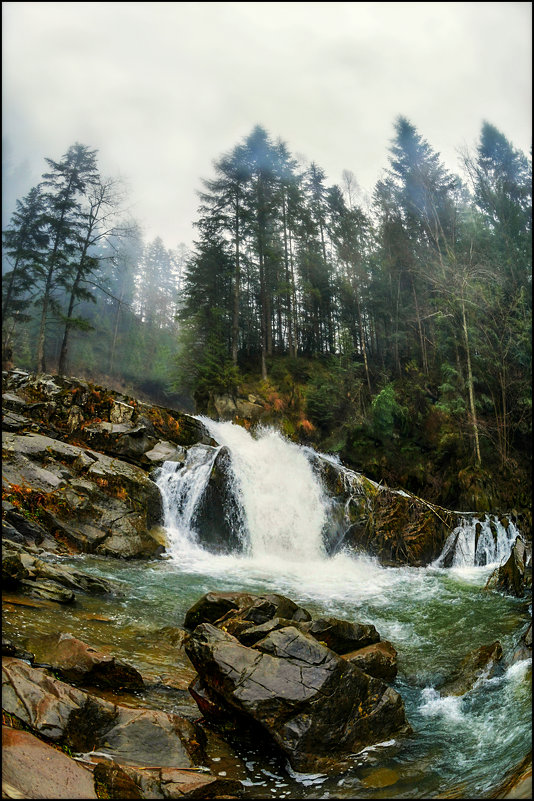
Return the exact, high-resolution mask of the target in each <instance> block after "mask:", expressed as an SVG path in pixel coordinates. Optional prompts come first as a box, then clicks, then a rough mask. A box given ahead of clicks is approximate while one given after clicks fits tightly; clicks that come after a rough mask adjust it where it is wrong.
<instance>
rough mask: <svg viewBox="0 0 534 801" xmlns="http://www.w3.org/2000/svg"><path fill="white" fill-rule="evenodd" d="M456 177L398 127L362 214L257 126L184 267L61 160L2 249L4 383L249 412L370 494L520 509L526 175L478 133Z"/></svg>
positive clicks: (223, 180) (489, 136)
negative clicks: (225, 401)
mask: <svg viewBox="0 0 534 801" xmlns="http://www.w3.org/2000/svg"><path fill="white" fill-rule="evenodd" d="M461 162H462V177H461V178H460V177H459V176H456V175H453V174H452V173H450V172H449V171H448V170H447V169H446V168H445V167H444V165H443V163H442V162H441V160H440V158H439V154H437V153H436V152H435V151H434V150H433V149H432V147H431V146H430V145H429V144H428V143H427V142H426V141H425V140H424V139H423V137H422V136H421V135H420V134H419V132H418V131H417V130H416V128H415V127H414V126H413V125H412V124H411V123H410V122H409V121H408V120H407V119H405V118H403V117H399V118H398V119H397V121H396V122H395V126H394V137H393V140H392V142H391V147H390V152H389V168H388V170H387V171H386V173H385V175H384V176H383V178H382V179H381V180H380V181H379V182H378V183H377V185H376V187H375V190H374V193H373V195H372V198H367V199H365V198H363V196H362V193H361V191H360V190H359V187H358V185H357V182H356V179H355V177H354V175H353V174H352V173H351V172H350V171H348V170H346V171H344V174H343V183H342V185H341V186H337V185H333V186H328V185H327V184H326V176H325V174H324V172H323V171H322V169H321V168H320V167H319V166H318V165H316V164H313V163H312V164H303V163H299V161H298V160H297V159H296V158H294V157H293V155H292V154H291V153H290V152H289V149H288V147H287V146H286V145H285V143H284V142H282V141H281V140H278V141H273V139H272V138H271V137H270V135H269V134H268V133H267V131H265V130H264V129H262V128H261V127H259V126H257V127H256V128H255V129H254V130H253V131H252V132H251V134H250V135H249V136H248V137H246V138H245V139H244V140H243V141H242V142H240V143H238V144H237V145H236V146H235V147H234V148H233V149H232V150H231V151H229V152H228V153H226V154H224V155H223V156H222V157H221V158H220V159H219V160H218V161H217V162H215V164H214V177H213V178H211V179H209V180H206V181H204V189H203V191H202V192H201V193H200V206H199V210H198V217H197V222H196V226H197V230H198V240H197V242H196V243H195V247H194V250H193V251H192V252H191V253H188V252H187V251H186V249H185V248H184V247H179V248H178V249H177V250H176V251H170V250H167V249H166V248H165V246H164V245H163V243H162V241H161V240H160V239H156V240H154V241H153V242H151V243H144V242H143V240H142V236H141V234H140V229H139V226H137V225H136V224H135V223H134V222H132V221H131V220H128V219H127V217H126V215H125V214H124V213H123V212H122V211H121V209H122V207H123V205H124V204H123V198H122V196H121V194H120V190H119V186H118V184H117V182H115V181H113V180H110V179H104V178H102V176H101V175H100V173H99V171H98V165H97V161H96V151H92V150H90V149H89V148H87V147H85V146H83V145H79V144H76V145H74V146H73V147H71V148H70V149H69V151H68V152H67V153H66V154H65V155H64V156H63V158H62V159H61V160H60V161H59V162H54V161H52V160H51V159H47V163H48V167H49V172H47V173H45V174H44V175H43V181H42V183H41V184H39V186H38V187H34V188H33V189H32V190H31V191H30V192H29V193H28V195H27V196H26V197H25V198H24V199H22V200H21V201H19V202H18V204H17V210H16V212H15V214H14V215H13V218H12V222H11V225H10V227H9V229H8V230H7V231H5V232H4V253H5V257H6V261H5V263H4V267H3V272H4V282H3V286H4V288H3V311H4V316H3V362H4V365H5V364H6V363H7V364H9V363H10V362H11V363H13V362H14V363H16V364H17V366H21V367H25V368H27V369H35V368H38V369H39V370H41V371H44V370H46V369H49V370H57V371H58V372H59V373H64V372H65V371H68V372H69V373H70V374H75V375H81V376H85V377H87V378H90V379H93V380H96V381H98V382H99V383H101V384H103V385H106V386H110V387H114V388H116V389H117V390H119V391H123V392H124V391H126V392H128V394H132V395H136V396H137V397H143V396H144V397H146V398H147V399H150V400H153V401H154V402H157V403H160V404H162V405H164V406H168V407H170V406H173V407H176V408H184V409H186V410H188V411H194V410H196V411H198V412H204V413H206V412H207V413H214V410H215V409H216V403H217V398H218V397H220V396H230V398H234V399H236V398H238V397H240V398H245V399H247V398H248V396H253V397H254V398H255V399H256V402H257V403H261V405H262V413H261V421H263V422H274V423H276V424H277V425H279V426H280V427H281V428H282V430H283V431H284V433H285V434H286V435H287V436H288V437H290V438H292V439H294V440H296V441H302V442H307V443H310V444H313V445H314V446H316V447H318V448H320V449H322V450H326V451H330V452H334V453H337V454H339V456H340V457H341V459H342V460H343V461H345V462H346V463H348V464H349V465H350V466H351V467H353V468H356V469H357V470H360V471H362V472H364V473H365V474H366V475H369V476H370V477H372V478H374V479H375V480H381V481H384V482H385V483H387V484H389V485H391V486H403V487H405V488H407V489H409V490H411V491H413V492H415V493H417V494H419V495H421V496H423V497H426V498H428V499H429V500H433V501H435V502H438V503H440V504H443V505H445V506H449V507H452V508H458V509H474V510H477V511H487V510H489V509H496V508H511V507H514V506H515V507H517V508H521V507H523V508H524V507H528V506H529V505H530V486H531V449H530V441H531V433H532V430H531V429H532V426H531V338H530V336H531V318H532V304H531V280H532V279H531V184H530V176H531V165H530V161H529V160H528V159H527V157H526V156H525V155H524V154H522V153H521V152H519V151H517V150H516V149H515V148H514V147H513V145H512V144H511V143H510V142H508V141H507V139H506V138H505V137H504V135H503V134H502V133H501V132H499V131H498V130H497V129H496V128H494V127H493V126H492V125H491V124H489V123H484V124H483V126H482V130H481V134H480V139H479V142H478V146H477V148H476V150H475V152H473V153H469V152H467V151H465V152H464V153H463V154H462V158H461ZM241 422H243V424H245V425H249V424H250V422H251V420H250V419H249V418H247V416H246V415H245V416H244V419H242V420H241Z"/></svg>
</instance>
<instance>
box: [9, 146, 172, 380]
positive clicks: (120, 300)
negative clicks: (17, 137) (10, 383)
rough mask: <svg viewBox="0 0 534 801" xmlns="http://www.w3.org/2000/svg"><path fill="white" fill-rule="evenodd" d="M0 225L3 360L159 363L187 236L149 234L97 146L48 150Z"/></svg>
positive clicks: (101, 366)
mask: <svg viewBox="0 0 534 801" xmlns="http://www.w3.org/2000/svg"><path fill="white" fill-rule="evenodd" d="M45 161H46V164H47V166H48V170H47V171H46V172H45V173H43V175H42V180H41V182H40V183H39V184H38V185H37V186H35V187H32V188H31V189H30V191H29V192H28V194H27V195H26V196H25V197H23V198H22V199H21V200H17V203H16V210H15V212H14V213H13V215H12V218H11V221H10V225H9V227H8V228H7V229H6V230H4V232H3V245H4V248H3V264H2V267H3V269H2V272H3V289H2V348H3V359H2V360H3V363H6V362H7V363H9V362H10V358H9V355H10V354H12V353H13V352H14V354H15V356H16V359H17V363H18V364H19V365H20V366H25V367H27V368H31V369H36V370H38V371H39V372H46V371H47V369H53V370H54V371H57V372H58V373H59V374H65V373H66V372H68V371H69V370H72V369H74V368H76V369H81V370H82V371H87V369H88V370H89V372H91V370H92V371H93V372H94V374H95V375H99V376H108V377H112V378H113V377H117V378H126V379H129V380H132V379H134V378H135V377H136V376H137V375H139V374H140V373H141V372H142V371H143V370H145V372H146V375H147V376H148V377H149V378H150V377H151V375H153V374H155V375H157V374H158V371H159V372H160V373H161V371H162V369H163V368H162V366H161V365H159V367H158V361H161V360H164V359H166V358H167V357H168V352H169V351H170V350H171V349H172V345H173V343H174V341H175V338H176V333H177V331H176V320H175V316H176V311H177V303H178V292H179V286H180V273H181V268H182V264H183V261H184V251H185V246H182V247H181V248H178V249H177V250H175V251H173V250H169V249H167V248H166V247H165V246H164V243H163V241H162V240H161V238H160V237H156V238H155V239H154V240H153V241H150V242H146V243H145V242H144V241H143V236H142V233H141V229H140V226H139V224H138V223H137V222H136V221H135V220H133V219H132V218H131V217H130V215H129V213H128V210H127V208H126V206H125V203H126V197H125V192H124V190H123V188H122V186H121V182H120V181H119V180H118V179H115V178H105V177H102V175H101V173H100V171H99V168H98V162H97V151H96V150H92V149H90V148H89V147H87V146H86V145H82V144H79V143H75V144H74V145H72V146H71V147H70V148H69V149H68V151H67V152H66V153H65V154H64V155H63V157H62V158H61V159H60V160H59V161H54V160H53V159H50V158H46V159H45Z"/></svg>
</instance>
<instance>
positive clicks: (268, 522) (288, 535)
mask: <svg viewBox="0 0 534 801" xmlns="http://www.w3.org/2000/svg"><path fill="white" fill-rule="evenodd" d="M201 419H202V422H203V423H204V425H205V426H206V428H207V429H208V430H209V432H210V434H212V436H213V437H214V438H215V439H216V440H217V441H218V442H219V443H220V447H219V448H209V446H205V445H204V446H195V447H193V448H190V449H189V452H188V459H187V461H186V463H185V465H184V466H183V467H181V466H180V465H177V464H176V463H174V462H165V463H164V465H163V467H162V468H161V469H160V472H159V475H158V477H157V479H156V483H157V484H158V486H159V488H160V491H161V493H162V497H163V507H164V515H165V527H166V528H167V530H168V531H169V532H170V536H169V544H168V551H169V552H170V554H171V556H172V555H173V552H175V551H176V549H182V548H183V547H184V545H192V546H198V545H199V544H200V542H201V540H200V539H199V536H198V532H196V531H195V527H194V516H195V512H196V510H197V508H198V505H199V503H200V501H201V499H202V495H203V493H204V491H205V490H206V487H207V484H208V481H209V478H210V473H211V469H212V467H213V464H214V462H215V459H216V457H217V454H218V452H219V451H220V449H221V447H226V448H228V450H229V452H230V456H231V460H230V465H229V472H228V475H227V476H226V480H227V481H228V482H229V484H230V491H231V494H232V495H233V497H234V499H235V501H236V504H237V506H238V507H239V509H240V512H241V514H240V515H239V518H237V519H236V520H235V523H236V524H237V525H238V526H239V527H240V529H241V530H240V531H239V532H238V538H239V540H240V541H241V542H242V543H243V544H244V546H245V553H246V554H247V555H248V556H250V557H253V558H257V559H260V558H262V557H267V556H269V557H273V556H274V557H279V558H280V559H287V558H291V559H301V558H306V559H308V560H310V559H311V560H313V559H322V558H324V556H325V549H324V545H323V530H324V528H325V526H326V524H327V509H328V499H327V498H326V496H325V493H324V491H323V488H322V486H321V484H320V481H319V479H318V478H317V476H316V475H315V474H314V472H313V468H312V466H311V464H310V462H309V460H308V458H307V455H306V451H305V449H303V448H301V447H299V446H298V445H294V444H293V443H290V442H288V441H286V440H285V439H283V438H282V437H281V436H280V435H279V434H278V433H277V432H276V431H273V430H271V429H266V430H264V431H263V432H260V435H259V436H258V437H257V438H256V439H255V438H253V437H252V436H251V435H250V434H249V433H248V432H247V431H245V430H244V429H243V428H241V427H240V426H235V425H232V424H230V423H216V422H214V421H212V420H209V419H207V418H201Z"/></svg>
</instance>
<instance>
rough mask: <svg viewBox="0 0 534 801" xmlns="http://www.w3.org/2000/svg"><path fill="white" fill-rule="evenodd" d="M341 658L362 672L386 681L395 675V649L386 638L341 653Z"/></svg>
mask: <svg viewBox="0 0 534 801" xmlns="http://www.w3.org/2000/svg"><path fill="white" fill-rule="evenodd" d="M343 658H344V659H346V660H347V661H348V662H352V664H353V665H356V666H357V667H359V668H360V669H361V670H363V671H364V673H369V675H370V676H376V677H377V678H379V679H384V681H387V682H390V681H393V680H394V679H395V676H396V675H397V651H396V649H395V648H394V647H393V645H392V644H391V643H390V642H388V640H382V641H381V642H376V643H373V644H372V645H367V646H366V647H365V648H359V649H358V650H356V651H351V652H350V653H347V654H343Z"/></svg>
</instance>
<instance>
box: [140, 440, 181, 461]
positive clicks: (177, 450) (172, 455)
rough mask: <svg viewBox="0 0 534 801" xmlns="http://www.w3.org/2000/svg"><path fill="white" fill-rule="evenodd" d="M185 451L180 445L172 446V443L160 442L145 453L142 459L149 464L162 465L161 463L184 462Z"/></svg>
mask: <svg viewBox="0 0 534 801" xmlns="http://www.w3.org/2000/svg"><path fill="white" fill-rule="evenodd" d="M185 454H186V450H185V448H183V447H182V446H181V445H173V444H172V442H167V441H165V440H160V441H159V442H157V443H156V444H155V445H154V447H153V448H151V449H150V450H148V451H145V454H144V458H145V460H146V459H148V461H149V462H150V463H151V464H154V465H156V464H162V463H163V462H180V463H181V464H183V463H184V462H185Z"/></svg>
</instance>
